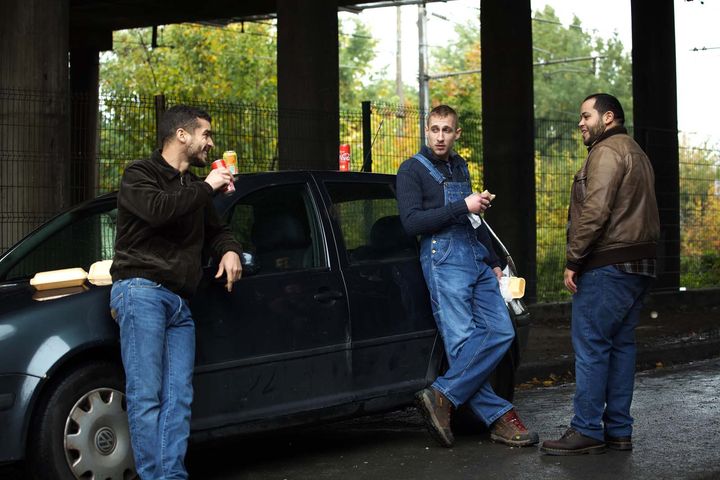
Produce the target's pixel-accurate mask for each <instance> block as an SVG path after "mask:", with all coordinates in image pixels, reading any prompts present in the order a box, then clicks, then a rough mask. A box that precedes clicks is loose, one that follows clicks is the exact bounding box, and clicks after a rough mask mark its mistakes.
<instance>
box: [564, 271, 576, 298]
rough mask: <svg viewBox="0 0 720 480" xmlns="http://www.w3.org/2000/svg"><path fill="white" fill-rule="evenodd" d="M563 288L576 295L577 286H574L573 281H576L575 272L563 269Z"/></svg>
mask: <svg viewBox="0 0 720 480" xmlns="http://www.w3.org/2000/svg"><path fill="white" fill-rule="evenodd" d="M564 277H565V288H567V289H568V290H569V291H570V293H572V294H575V293H577V285H575V281H576V280H577V272H573V271H572V270H570V269H567V268H566V269H565V274H564Z"/></svg>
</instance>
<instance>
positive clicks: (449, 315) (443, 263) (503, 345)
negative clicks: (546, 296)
mask: <svg viewBox="0 0 720 480" xmlns="http://www.w3.org/2000/svg"><path fill="white" fill-rule="evenodd" d="M414 158H415V159H417V160H418V161H419V162H421V163H422V164H423V165H424V166H425V167H426V168H427V170H428V172H430V175H432V177H433V178H434V179H435V180H436V181H437V182H438V183H440V184H442V186H443V190H444V192H445V205H448V204H450V203H453V202H456V201H459V200H463V199H464V198H465V197H467V196H468V195H470V194H471V187H470V174H469V172H468V168H467V165H466V164H465V163H463V164H462V169H463V173H464V174H465V178H466V181H465V182H452V181H447V179H446V178H445V176H444V175H443V174H442V173H440V171H438V169H437V168H436V167H435V166H434V165H433V164H432V163H431V162H430V161H429V160H428V159H427V158H425V157H424V156H423V155H421V154H417V155H415V156H414ZM487 254H488V252H487V249H486V248H485V246H484V245H483V244H482V243H481V242H480V241H478V239H477V236H476V234H475V230H474V229H473V228H472V226H471V225H470V223H469V222H465V223H462V224H454V225H451V226H449V227H446V228H444V229H442V230H440V231H439V232H436V233H435V234H433V235H423V236H422V237H421V239H420V263H421V265H422V269H423V274H424V276H425V281H426V282H427V285H428V289H429V290H430V298H431V300H432V308H433V315H434V316H435V322H436V323H437V326H438V330H439V331H440V334H441V335H442V338H443V343H444V344H445V351H446V354H447V357H448V363H449V365H450V368H448V370H447V372H445V374H444V375H443V376H441V377H438V378H437V379H436V380H435V382H434V383H433V385H432V386H433V388H435V389H436V390H439V391H440V392H442V393H443V394H444V395H445V396H446V397H447V398H448V399H449V400H450V401H451V402H452V403H453V404H454V405H455V406H459V405H461V404H465V403H467V404H468V406H470V408H471V409H472V410H473V412H474V413H475V414H476V415H478V416H479V417H480V419H482V420H483V421H484V422H485V423H486V424H487V425H490V424H492V423H493V422H494V421H495V420H497V419H498V418H499V417H501V416H502V415H503V414H504V413H505V412H507V411H508V410H510V409H511V408H512V404H510V403H509V402H508V401H506V400H504V399H502V398H500V397H499V396H498V395H496V394H495V392H494V391H493V390H492V387H491V386H490V382H489V377H490V374H491V373H492V372H493V370H494V369H495V367H496V366H497V365H498V363H499V362H500V360H501V359H502V358H503V356H504V355H505V352H507V350H508V348H509V347H510V345H511V344H512V341H513V338H514V336H515V332H514V330H513V327H512V322H511V320H510V317H509V315H508V311H507V306H506V305H505V302H504V301H503V299H502V296H501V295H500V289H499V287H498V281H497V279H496V277H495V274H494V273H493V271H492V269H491V268H490V266H489V265H488V264H487V263H485V261H484V259H485V257H486V256H487Z"/></svg>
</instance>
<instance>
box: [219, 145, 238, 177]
mask: <svg viewBox="0 0 720 480" xmlns="http://www.w3.org/2000/svg"><path fill="white" fill-rule="evenodd" d="M223 160H225V165H226V166H227V169H228V170H230V173H232V174H233V175H235V174H236V173H238V160H237V153H235V150H226V151H225V152H223Z"/></svg>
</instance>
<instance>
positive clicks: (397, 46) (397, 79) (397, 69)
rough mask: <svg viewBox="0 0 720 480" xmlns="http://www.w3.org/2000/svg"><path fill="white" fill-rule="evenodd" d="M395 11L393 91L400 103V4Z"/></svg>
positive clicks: (401, 99) (401, 103)
mask: <svg viewBox="0 0 720 480" xmlns="http://www.w3.org/2000/svg"><path fill="white" fill-rule="evenodd" d="M395 13H396V16H395V17H396V22H397V23H396V30H395V35H396V38H397V41H396V44H395V93H396V94H397V96H398V102H399V103H400V105H403V104H404V103H405V93H404V92H403V83H402V21H401V20H402V17H401V10H400V5H398V6H397V7H395Z"/></svg>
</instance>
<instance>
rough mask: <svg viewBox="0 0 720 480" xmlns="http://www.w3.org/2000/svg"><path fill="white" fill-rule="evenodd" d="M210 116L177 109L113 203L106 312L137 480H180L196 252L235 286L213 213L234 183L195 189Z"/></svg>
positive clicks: (235, 251)
mask: <svg viewBox="0 0 720 480" xmlns="http://www.w3.org/2000/svg"><path fill="white" fill-rule="evenodd" d="M210 121H211V119H210V116H209V115H208V114H207V113H205V112H204V111H202V110H199V109H195V108H191V107H187V106H183V105H179V106H175V107H172V108H170V109H168V110H167V112H166V113H165V114H164V115H163V118H162V120H161V122H160V126H159V130H160V133H161V135H163V147H162V149H161V150H157V151H155V152H153V154H152V156H151V157H150V158H149V159H146V160H140V161H136V162H133V163H132V164H131V165H130V166H128V167H127V169H126V170H125V173H124V174H123V178H122V182H121V184H120V192H119V194H118V222H117V236H116V239H115V258H114V259H113V264H112V267H111V270H110V271H111V273H112V278H113V282H114V283H113V286H112V291H111V300H110V307H111V309H112V312H113V316H114V317H115V318H116V320H117V322H118V325H119V326H120V346H121V352H122V360H123V366H124V368H125V376H126V395H127V408H128V420H129V424H130V439H131V443H132V447H133V453H134V457H135V465H136V468H137V472H138V475H139V476H140V478H141V479H143V480H145V479H153V480H157V479H169V478H173V479H176V478H177V479H182V478H187V471H186V470H185V466H184V463H183V462H184V457H185V451H186V449H187V440H188V436H189V433H190V404H191V403H192V395H193V392H192V372H193V365H194V362H195V326H194V322H193V319H192V316H191V313H190V309H189V307H188V302H187V299H188V298H189V297H190V296H192V295H193V293H194V292H195V290H196V288H197V285H198V283H199V282H200V278H201V276H202V267H201V252H202V250H203V248H205V247H207V248H209V249H210V251H211V252H212V253H213V255H214V256H215V257H216V258H218V259H219V267H218V271H217V274H216V278H220V277H222V276H223V275H225V277H226V280H227V281H226V288H227V290H228V291H230V290H231V289H232V285H233V282H235V281H237V280H238V279H239V278H240V275H241V273H242V267H241V265H240V255H241V254H242V250H241V247H240V245H239V244H238V243H237V242H236V241H235V240H234V239H233V237H232V235H231V233H230V231H229V229H228V228H227V227H226V226H225V225H223V224H222V223H221V221H220V219H219V217H218V215H217V213H216V211H215V209H214V207H213V205H212V197H213V193H214V192H216V191H217V190H219V189H222V188H224V187H225V186H227V185H228V184H229V182H231V181H232V180H233V177H232V174H231V173H230V172H229V171H228V170H227V169H217V170H212V171H211V172H210V174H208V176H207V177H206V178H205V180H204V181H201V180H200V179H199V178H197V177H196V176H195V175H193V174H192V173H190V172H189V171H188V167H190V166H196V167H204V166H206V165H207V160H208V152H209V151H210V149H211V148H212V147H213V141H212V131H211V130H210Z"/></svg>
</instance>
